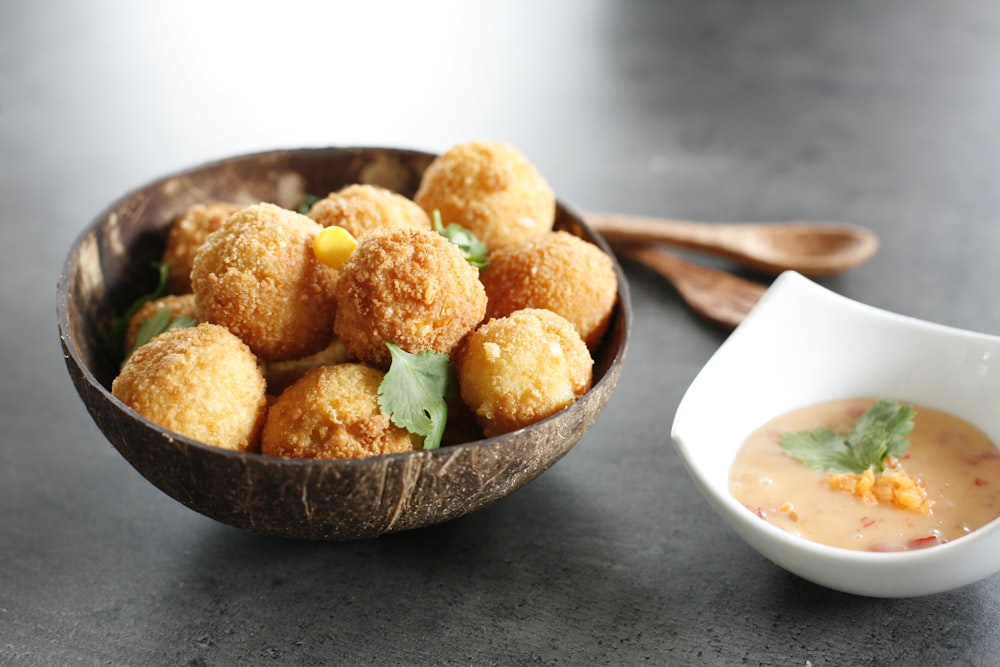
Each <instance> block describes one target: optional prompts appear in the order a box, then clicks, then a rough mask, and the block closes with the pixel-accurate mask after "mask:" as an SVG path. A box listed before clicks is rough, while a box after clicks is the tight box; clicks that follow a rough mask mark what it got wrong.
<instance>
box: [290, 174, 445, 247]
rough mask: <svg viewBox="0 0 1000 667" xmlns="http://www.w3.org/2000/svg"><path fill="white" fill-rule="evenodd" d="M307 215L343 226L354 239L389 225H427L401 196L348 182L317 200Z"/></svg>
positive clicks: (417, 209)
mask: <svg viewBox="0 0 1000 667" xmlns="http://www.w3.org/2000/svg"><path fill="white" fill-rule="evenodd" d="M309 217H310V218H312V219H313V220H315V221H316V222H318V223H319V224H321V225H323V226H324V227H332V226H334V225H336V226H337V227H343V228H344V229H346V230H347V231H348V232H350V233H351V236H353V237H354V238H356V239H359V240H360V239H361V238H363V237H364V236H365V235H366V234H368V233H369V232H371V231H374V230H376V229H386V228H389V227H422V228H424V229H430V228H431V219H430V217H429V216H428V215H427V213H425V212H424V209H422V208H420V207H419V206H417V204H416V203H415V202H414V201H413V200H412V199H408V198H406V197H404V196H403V195H401V194H399V193H396V192H393V191H392V190H388V189H386V188H381V187H378V186H375V185H363V184H357V183H355V184H352V185H347V186H345V187H343V188H341V189H340V190H338V191H337V192H333V193H330V194H329V195H327V196H326V197H325V198H324V199H320V200H319V201H318V202H316V203H315V204H313V206H312V208H311V209H309Z"/></svg>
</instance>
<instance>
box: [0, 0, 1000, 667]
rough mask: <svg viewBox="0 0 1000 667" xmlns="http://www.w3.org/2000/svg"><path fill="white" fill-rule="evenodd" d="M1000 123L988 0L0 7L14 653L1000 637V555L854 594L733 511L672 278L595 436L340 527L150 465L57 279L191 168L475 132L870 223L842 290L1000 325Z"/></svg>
mask: <svg viewBox="0 0 1000 667" xmlns="http://www.w3.org/2000/svg"><path fill="white" fill-rule="evenodd" d="M355 4H356V5H357V6H354V5H355ZM998 118H1000V5H996V4H993V3H985V2H982V3H975V2H960V3H942V2H936V1H934V0H918V1H904V0H896V1H889V2H878V3H873V2H864V1H861V0H858V1H853V2H838V3H831V2H821V1H819V0H816V1H806V0H798V1H792V0H785V1H781V0H774V1H762V2H753V3H749V2H741V1H740V0H728V1H724V0H690V1H687V2H683V1H669V0H664V1H660V2H654V1H652V0H650V1H645V2H642V1H638V0H632V1H619V2H614V1H612V0H586V1H577V0H562V1H555V0H548V1H545V2H531V1H527V0H525V1H519V2H512V3H492V2H478V1H477V2H459V1H455V2H450V3H442V2H427V3H407V2H396V3H393V2H370V3H363V4H362V3H322V4H321V3H315V4H312V3H301V2H295V1H294V0H291V1H288V2H284V3H280V10H279V9H276V8H275V6H273V5H265V4H263V3H237V2H228V3H227V2H211V3H201V2H197V1H195V0H183V1H177V2H170V3H165V2H164V3H127V2H124V0H123V1H121V2H113V1H111V0H101V1H95V2H87V3H77V2H69V1H68V0H63V1H61V2H60V1H58V0H42V1H39V2H35V1H34V0H5V1H4V2H3V3H0V216H2V217H0V272H2V273H0V276H2V280H0V313H2V316H3V326H2V329H0V332H2V333H0V336H2V341H3V348H2V364H3V366H2V368H0V371H2V372H0V389H2V392H3V393H2V401H0V415H2V425H3V428H2V431H0V432H2V439H3V440H2V447H0V664H14V665H47V664H55V665H62V664H136V665H138V664H143V665H151V664H170V665H184V664H191V665H229V664H260V663H274V664H304V665H308V664H358V663H362V664H363V663H377V664H414V663H433V664H455V665H466V664H476V665H479V664H605V663H610V664H639V663H649V664H720V665H733V664H751V665H756V664H767V665H773V664H781V665H807V664H811V665H814V666H818V665H844V664H852V665H883V664H890V663H895V664H928V665H931V664H933V665H943V664H975V665H983V664H997V662H998V660H997V657H996V656H997V655H998V654H1000V633H998V630H997V627H998V625H1000V601H998V596H1000V579H998V578H997V577H992V578H990V579H987V580H986V581H983V582H981V583H979V584H975V585H972V586H969V587H967V588H965V589H962V590H959V591H955V592H952V593H947V594H942V595H937V596H932V597H927V598H922V599H914V600H877V599H866V598H860V597H852V596H848V595H843V594H838V593H833V592H830V591H826V590H823V589H820V588H817V587H815V586H813V585H811V584H808V583H805V582H803V581H801V580H799V579H797V578H795V577H793V576H791V575H789V574H786V573H785V572H784V571H782V570H779V569H778V568H776V567H774V566H773V565H771V564H770V563H769V562H767V561H766V560H764V559H763V558H761V557H760V556H758V555H757V554H756V553H754V552H753V551H751V550H750V549H749V547H747V546H746V545H744V544H743V543H742V542H741V541H740V540H739V539H738V538H736V537H735V535H734V534H733V533H731V532H730V531H729V530H728V529H727V528H726V527H725V526H724V525H722V523H721V521H720V520H718V519H717V518H716V517H715V515H714V514H712V513H711V511H710V510H709V508H708V506H707V504H706V503H705V502H703V501H702V499H701V498H700V497H699V496H698V495H697V493H696V491H695V488H694V486H693V484H692V483H691V482H690V481H689V480H688V478H687V475H686V473H685V471H684V469H683V467H682V464H681V462H680V460H679V459H678V457H677V455H676V454H675V452H674V450H673V448H672V446H671V444H670V442H669V437H668V433H669V428H670V422H671V420H672V417H673V412H674V410H675V408H676V406H677V403H678V401H679V400H680V397H681V395H682V393H683V391H684V389H685V387H686V386H687V384H688V383H689V382H690V381H691V379H692V378H693V377H694V375H695V373H696V372H697V371H698V369H699V368H700V367H701V365H702V364H703V363H704V362H705V361H706V360H707V359H708V357H709V356H710V355H711V354H712V352H713V351H714V350H715V348H716V347H717V346H718V345H719V343H720V342H721V341H722V340H723V339H724V337H725V332H723V331H720V330H718V329H716V328H713V327H712V326H710V325H707V324H704V323H702V322H701V321H699V320H698V319H696V318H695V317H693V316H692V315H690V314H689V312H688V311H686V310H685V308H684V307H683V306H682V305H681V303H680V301H679V299H678V298H677V297H676V295H675V294H674V293H673V292H672V290H671V289H670V287H669V286H668V285H667V284H666V283H664V282H663V281H661V280H660V279H658V278H657V277H655V276H653V275H652V274H649V273H647V272H645V271H641V270H637V269H635V268H630V270H629V275H630V279H631V285H632V294H633V301H634V306H635V330H634V338H633V345H632V348H631V353H630V357H629V361H628V363H627V364H626V367H625V371H624V373H623V376H622V380H621V383H620V387H619V390H618V392H617V393H616V394H615V395H614V397H613V398H612V400H611V402H610V404H609V406H608V408H607V410H606V411H605V412H604V413H603V414H602V416H601V418H600V419H599V420H598V422H597V424H596V425H595V427H594V428H593V429H592V430H591V431H590V432H589V433H588V434H587V436H586V437H585V438H584V439H583V440H582V441H581V442H580V444H579V445H578V446H577V447H576V448H575V449H574V450H573V451H571V452H570V453H569V454H568V455H567V456H566V457H565V458H564V459H563V460H562V461H560V462H559V463H557V464H556V465H555V467H553V468H552V469H551V470H550V471H548V472H547V473H546V474H545V475H543V476H542V477H541V478H539V479H538V480H536V481H534V482H532V483H531V484H529V485H528V486H527V487H525V488H524V489H522V490H520V491H519V492H517V493H515V494H514V495H512V496H511V497H509V498H507V499H505V500H503V501H501V502H499V503H497V504H495V505H493V506H491V507H490V508H488V509H486V510H484V511H481V512H478V513H476V514H474V515H471V516H468V517H466V518H463V519H460V520H457V521H454V522H452V523H450V524H447V525H442V526H438V527H434V528H430V529H425V530H420V531H416V532H412V533H407V534H400V535H396V536H391V537H387V538H383V539H378V540H375V541H367V542H358V543H347V544H312V543H299V542H289V541H283V540H279V539H270V538H263V537H259V536H256V535H253V534H249V533H244V532H240V531H238V530H235V529H232V528H229V527H226V526H223V525H220V524H217V523H215V522H213V521H211V520H209V519H206V518H204V517H202V516H200V515H198V514H195V513H193V512H191V511H190V510H187V509H185V508H184V507H182V506H181V505H179V504H177V503H176V502H174V501H173V500H171V499H169V498H168V497H166V496H165V495H163V494H162V493H160V492H159V491H157V490H156V489H155V488H153V487H152V486H150V485H149V484H148V483H147V482H145V481H144V480H143V479H142V478H141V477H140V476H139V475H138V474H137V473H136V472H135V471H133V470H132V469H131V468H130V467H128V465H127V464H126V463H125V462H124V460H123V459H121V457H120V456H118V454H117V453H115V451H114V450H113V449H112V448H111V446H110V445H109V444H108V443H107V442H106V441H105V440H104V438H103V437H102V435H101V434H100V432H99V431H98V430H97V429H96V427H95V426H94V425H93V423H92V422H91V420H90V418H89V417H88V416H87V414H86V412H85V411H84V408H83V405H82V404H81V403H80V401H79V400H78V399H77V397H76V395H75V393H74V391H73V388H72V386H71V385H70V383H69V379H68V375H67V373H66V369H65V366H64V363H63V360H62V359H61V358H60V353H59V345H58V338H57V335H56V325H55V285H56V280H57V277H58V275H59V272H60V268H61V264H62V261H63V258H64V257H65V254H66V252H67V250H68V249H69V246H70V244H71V242H72V240H73V239H74V238H75V236H76V235H77V234H78V233H79V231H80V230H81V229H82V228H83V226H84V225H85V224H86V223H87V222H88V221H89V220H90V219H91V218H92V217H93V216H95V215H96V214H97V213H98V212H99V211H100V210H101V209H102V208H103V207H104V206H105V205H106V204H107V203H108V202H110V201H111V200H112V199H114V198H116V197H117V196H119V195H120V194H122V193H123V192H125V191H126V190H128V189H131V188H133V187H136V186H138V185H140V184H141V183H143V182H145V181H146V180H148V179H151V178H154V177H157V176H160V175H162V174H164V173H167V172H169V171H173V170H176V169H179V168H183V167H187V166H190V165H193V164H198V163H201V162H204V161H207V160H212V159H216V158H219V157H223V156H226V155H230V154H234V153H243V152H249V151H254V150H262V149H270V148H290V147H299V146H325V145H385V146H390V145H391V146H403V147H409V148H418V149H422V150H432V151H442V150H445V149H446V148H448V147H449V146H451V145H452V144H454V143H457V142H460V141H465V140H469V139H480V138H482V139H501V140H504V141H507V142H509V143H512V144H514V145H516V146H518V147H519V148H521V149H522V150H523V151H524V152H525V153H527V155H528V156H529V157H530V158H531V159H532V160H533V161H534V162H535V163H536V164H537V165H538V167H539V168H540V169H541V170H542V172H543V173H544V174H545V175H546V176H547V178H548V179H549V181H550V182H551V184H552V185H553V186H554V188H555V189H556V191H557V192H558V193H559V195H560V197H561V198H562V199H563V200H564V201H566V202H568V203H570V204H571V205H574V206H578V207H580V208H583V209H588V208H589V209H600V210H613V211H621V212H634V213H647V214H659V215H671V216H676V217H688V218H693V219H699V220H781V219H810V218H811V219H839V220H848V221H852V222H856V223H860V224H863V225H866V226H869V227H871V228H872V229H874V230H875V231H876V232H878V234H879V235H880V236H881V238H882V241H883V246H882V249H881V250H880V252H879V254H878V255H877V256H876V257H875V258H874V259H873V260H872V261H871V262H869V263H868V264H866V265H864V266H863V267H861V268H859V269H856V270H854V271H851V272H850V273H846V274H843V275H841V276H837V277H833V278H829V279H826V280H824V281H822V282H823V283H824V284H826V285H827V286H829V287H831V288H833V289H834V290H836V291H839V292H841V293H843V294H846V295H848V296H850V297H853V298H856V299H859V300H861V301H865V302H867V303H871V304H873V305H876V306H880V307H883V308H888V309H891V310H895V311H898V312H903V313H906V314H911V315H915V316H918V317H924V318H928V319H932V320H935V321H938V322H942V323H945V324H951V325H956V326H961V327H968V328H972V329H976V330H979V331H986V332H991V333H1000V308H998V307H997V306H996V305H995V304H996V301H997V296H996V294H997V288H996V286H997V285H998V284H1000V263H998V262H997V261H995V260H996V258H997V256H998V250H1000V225H998V224H997V223H998V221H997V217H998V213H1000V190H998V189H997V188H996V186H995V185H994V181H995V180H996V175H997V173H998V171H1000V133H998V130H997V124H998Z"/></svg>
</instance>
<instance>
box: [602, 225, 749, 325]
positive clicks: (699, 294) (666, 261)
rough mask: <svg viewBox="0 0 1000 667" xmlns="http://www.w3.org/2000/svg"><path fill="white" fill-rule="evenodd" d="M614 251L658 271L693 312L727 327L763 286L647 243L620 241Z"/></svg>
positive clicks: (739, 319) (736, 320)
mask: <svg viewBox="0 0 1000 667" xmlns="http://www.w3.org/2000/svg"><path fill="white" fill-rule="evenodd" d="M615 253H616V254H617V255H618V256H619V257H622V258H626V259H630V260H632V261H635V262H639V263H640V264H644V265H645V266H647V267H649V268H651V269H652V270H654V271H656V272H657V273H659V274H660V275H661V276H663V277H664V278H666V279H667V280H668V281H670V283H671V284H672V285H673V286H674V288H676V289H677V292H678V293H679V294H680V295H681V298H682V299H684V301H685V302H686V303H687V304H688V305H689V306H690V307H691V308H692V309H693V310H694V311H695V312H696V313H698V314H699V315H701V316H702V317H704V318H706V319H707V320H709V321H711V322H714V323H715V324H719V325H721V326H723V327H726V328H728V329H733V328H735V327H736V325H737V324H739V323H740V322H742V321H743V318H744V317H746V315H747V313H749V312H750V310H751V309H752V308H753V307H754V305H755V304H756V303H757V300H758V299H760V297H761V295H762V294H764V292H765V291H766V290H767V287H766V286H764V285H761V284H760V283H755V282H753V281H750V280H745V279H743V278H740V277H738V276H734V275H733V274H731V273H726V272H725V271H719V270H718V269H711V268H708V267H706V266H701V265H698V264H695V263H694V262H689V261H687V260H684V259H681V258H680V257H678V256H676V255H674V254H672V253H669V252H667V251H666V250H663V249H661V248H656V247H654V246H650V245H645V244H633V243H629V244H623V245H619V246H615Z"/></svg>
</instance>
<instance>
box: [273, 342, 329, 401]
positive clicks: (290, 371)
mask: <svg viewBox="0 0 1000 667" xmlns="http://www.w3.org/2000/svg"><path fill="white" fill-rule="evenodd" d="M345 361H349V359H348V358H347V350H345V349H344V345H343V343H341V342H340V341H339V340H336V339H334V341H333V342H332V343H330V344H329V345H327V346H326V347H324V348H323V349H322V350H320V351H319V352H317V353H316V354H310V355H309V356H307V357H302V358H300V359H290V360H288V361H271V362H268V363H266V364H264V378H265V379H266V380H267V393H268V394H269V395H271V396H278V395H279V394H281V392H283V391H284V390H285V389H287V388H288V387H289V385H291V384H292V383H294V382H295V381H296V380H298V379H299V378H301V377H302V376H303V375H305V374H306V373H308V372H309V371H311V370H313V369H314V368H318V367H320V366H331V365H333V364H342V363H344V362H345Z"/></svg>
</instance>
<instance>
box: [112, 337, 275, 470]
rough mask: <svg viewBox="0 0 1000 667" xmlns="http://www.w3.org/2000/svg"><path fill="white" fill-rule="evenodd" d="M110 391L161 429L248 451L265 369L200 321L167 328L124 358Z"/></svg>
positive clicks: (261, 407) (256, 434)
mask: <svg viewBox="0 0 1000 667" xmlns="http://www.w3.org/2000/svg"><path fill="white" fill-rule="evenodd" d="M111 392H112V393H113V394H114V395H115V396H116V397H117V398H118V399H120V400H121V401H122V402H123V403H125V404H126V405H128V406H129V407H130V408H132V409H133V410H135V411H136V412H138V413H139V414H141V415H142V416H144V417H146V418H147V419H149V420H150V421H153V422H156V423H157V424H159V425H160V426H162V427H164V428H168V429H170V430H171V431H176V432H177V433H180V434H182V435H185V436H187V437H189V438H193V439H194V440H199V441H201V442H204V443H207V444H209V445H215V446H217V447H222V448H225V449H234V450H240V451H255V450H256V449H257V447H258V446H259V443H260V431H261V428H262V427H263V425H264V418H265V415H266V414H267V397H266V395H265V386H264V374H263V372H262V371H261V368H260V364H259V363H258V361H257V358H256V357H255V356H254V354H253V353H252V352H251V351H250V348H248V347H247V346H246V344H245V343H243V341H241V340H240V339H239V338H237V337H236V336H235V335H233V334H232V333H230V332H229V330H228V329H226V328H225V327H221V326H218V325H215V324H208V323H202V324H199V325H197V326H194V327H188V328H179V329H171V330H169V331H166V332H164V333H162V334H160V335H159V336H157V337H156V338H154V339H153V340H151V341H149V342H148V343H146V344H145V345H143V346H142V347H140V348H139V349H137V350H136V351H135V353H134V354H133V355H132V356H131V357H129V359H128V361H126V362H125V365H124V366H123V367H122V370H121V373H119V374H118V377H117V378H115V380H114V382H113V383H112V384H111Z"/></svg>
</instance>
